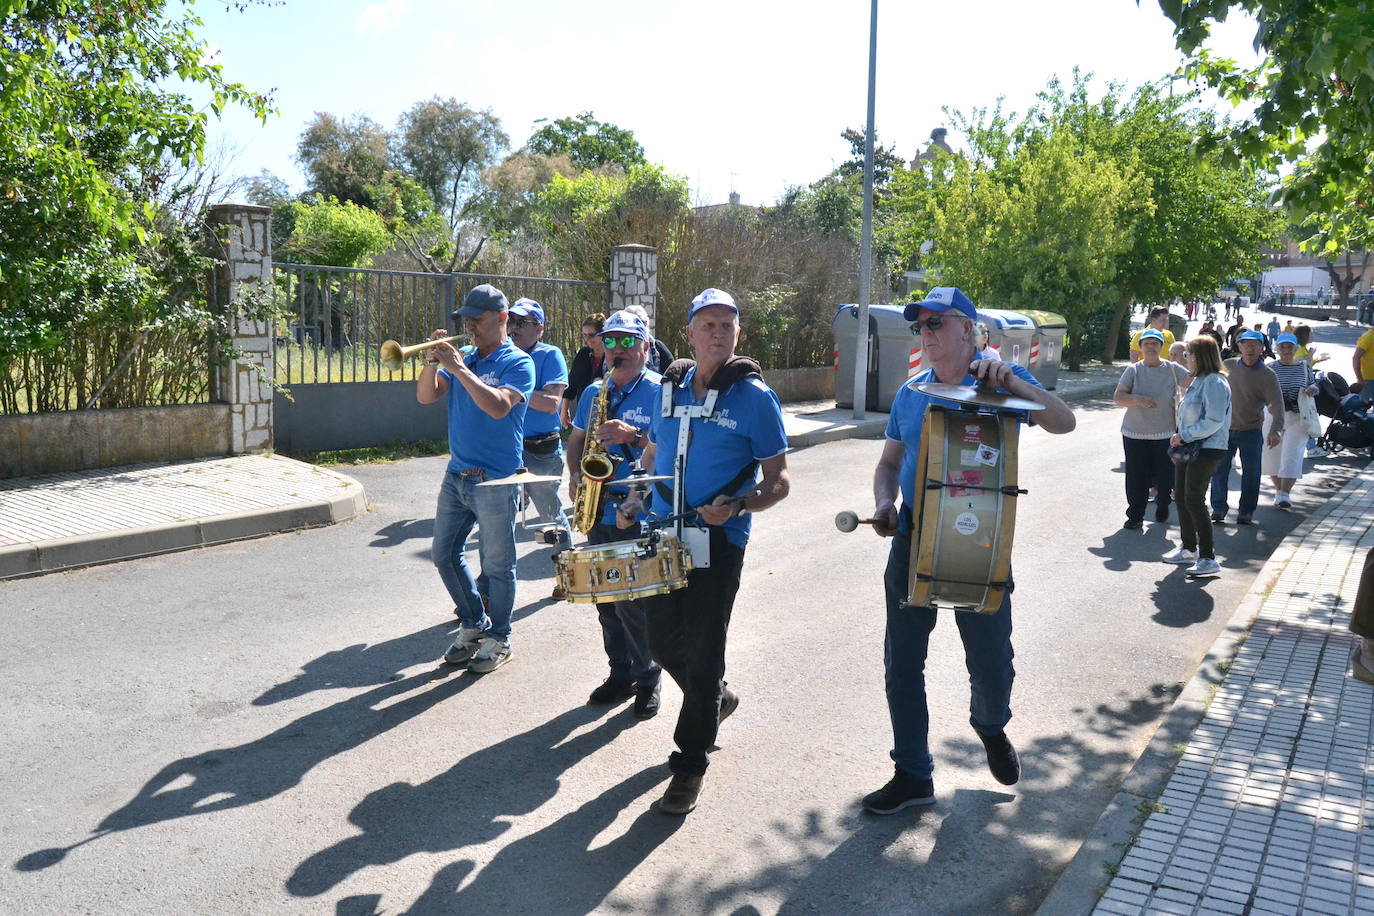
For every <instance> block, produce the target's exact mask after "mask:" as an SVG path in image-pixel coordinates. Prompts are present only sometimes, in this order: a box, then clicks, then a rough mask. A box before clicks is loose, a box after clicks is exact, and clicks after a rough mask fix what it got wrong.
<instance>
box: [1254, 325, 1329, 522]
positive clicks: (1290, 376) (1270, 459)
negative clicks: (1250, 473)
mask: <svg viewBox="0 0 1374 916" xmlns="http://www.w3.org/2000/svg"><path fill="white" fill-rule="evenodd" d="M1275 349H1277V350H1278V352H1279V360H1278V362H1277V363H1274V364H1273V365H1272V366H1271V368H1272V369H1273V370H1274V374H1275V375H1276V376H1278V379H1279V391H1281V392H1282V394H1283V418H1282V427H1283V435H1282V437H1281V440H1280V442H1279V444H1278V445H1277V446H1271V447H1269V448H1266V449H1265V450H1264V461H1263V465H1264V473H1266V474H1268V475H1269V479H1270V480H1271V481H1272V483H1273V484H1274V506H1275V508H1278V509H1287V508H1289V507H1291V506H1292V505H1293V497H1292V493H1293V484H1294V483H1296V482H1297V481H1298V480H1299V479H1300V478H1301V477H1302V458H1303V447H1304V445H1305V444H1306V442H1307V431H1306V430H1305V429H1304V428H1303V423H1302V417H1301V416H1299V414H1298V395H1299V394H1300V393H1301V392H1303V391H1306V392H1307V393H1308V394H1316V393H1317V386H1316V384H1315V382H1316V378H1315V376H1314V375H1313V374H1312V367H1311V366H1309V365H1307V363H1300V362H1298V360H1297V359H1296V354H1297V351H1298V339H1297V338H1296V337H1294V336H1293V335H1292V334H1280V335H1279V338H1278V342H1277V344H1276V345H1275ZM1271 423H1272V424H1273V425H1278V424H1279V423H1280V419H1279V417H1278V416H1277V415H1273V416H1271ZM1271 429H1272V426H1271Z"/></svg>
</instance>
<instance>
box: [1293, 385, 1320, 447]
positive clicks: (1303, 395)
mask: <svg viewBox="0 0 1374 916" xmlns="http://www.w3.org/2000/svg"><path fill="white" fill-rule="evenodd" d="M1298 416H1299V417H1301V418H1302V428H1303V430H1304V431H1305V432H1306V433H1307V434H1308V435H1309V436H1311V437H1312V438H1314V439H1315V438H1316V437H1317V436H1320V435H1321V434H1322V419H1321V414H1320V413H1318V412H1317V401H1316V399H1315V398H1314V397H1312V395H1310V394H1308V393H1307V390H1306V389H1303V390H1302V391H1299V392H1298Z"/></svg>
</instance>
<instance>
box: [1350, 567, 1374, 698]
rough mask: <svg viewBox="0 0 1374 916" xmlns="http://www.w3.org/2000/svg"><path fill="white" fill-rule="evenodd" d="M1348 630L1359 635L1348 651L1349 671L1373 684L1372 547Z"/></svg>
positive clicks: (1373, 607)
mask: <svg viewBox="0 0 1374 916" xmlns="http://www.w3.org/2000/svg"><path fill="white" fill-rule="evenodd" d="M1350 632H1352V633H1354V634H1355V635H1356V636H1358V637H1360V644H1359V645H1358V646H1356V647H1355V651H1354V652H1352V653H1350V673H1351V674H1352V675H1354V676H1355V677H1357V678H1359V679H1360V680H1362V681H1364V682H1365V683H1366V684H1374V547H1371V548H1370V549H1369V552H1368V553H1366V554H1365V555H1364V571H1363V572H1362V573H1361V574H1360V587H1359V589H1358V590H1357V591H1356V592H1355V607H1354V608H1353V609H1352V610H1351V614H1350Z"/></svg>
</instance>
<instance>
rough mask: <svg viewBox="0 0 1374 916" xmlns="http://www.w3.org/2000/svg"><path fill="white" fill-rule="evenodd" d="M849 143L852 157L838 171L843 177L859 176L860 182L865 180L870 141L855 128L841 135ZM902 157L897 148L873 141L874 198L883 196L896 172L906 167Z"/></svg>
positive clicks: (842, 163)
mask: <svg viewBox="0 0 1374 916" xmlns="http://www.w3.org/2000/svg"><path fill="white" fill-rule="evenodd" d="M840 136H841V137H843V138H844V139H845V140H846V141H848V143H849V149H850V156H849V158H848V159H846V160H845V161H844V162H841V163H840V165H839V167H838V168H837V169H836V171H837V172H838V173H839V174H841V175H858V176H859V180H860V181H862V180H863V173H864V158H865V149H866V147H867V146H868V141H867V139H866V138H865V137H864V132H863V131H861V130H857V129H855V128H853V127H848V128H845V130H844V131H843V132H842V133H841V134H840ZM905 164H906V163H905V162H903V161H902V157H901V156H898V155H897V147H896V146H895V145H894V146H888V147H884V146H883V145H882V144H881V143H879V142H878V140H877V138H876V137H875V138H874V139H873V192H874V196H875V197H877V196H881V192H882V190H883V189H884V188H886V187H887V183H888V181H889V179H891V178H892V175H893V173H894V172H896V171H897V170H898V169H900V168H902V167H903V166H905Z"/></svg>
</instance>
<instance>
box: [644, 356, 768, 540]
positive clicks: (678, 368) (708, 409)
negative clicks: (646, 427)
mask: <svg viewBox="0 0 1374 916" xmlns="http://www.w3.org/2000/svg"><path fill="white" fill-rule="evenodd" d="M695 367H696V363H695V362H694V361H693V360H690V359H679V360H674V361H673V364H672V365H670V366H669V367H668V368H667V369H665V370H664V372H663V382H664V384H663V407H662V413H663V416H665V417H677V418H678V421H679V422H678V427H677V452H676V455H675V457H674V458H673V491H672V494H671V497H670V495H669V493H668V488H667V487H666V486H664V484H663V481H659V482H658V483H657V484H655V486H656V487H657V488H658V492H659V495H660V496H661V497H662V498H663V499H665V500H671V502H672V506H673V512H672V514H673V518H674V520H675V521H674V530H675V531H676V532H677V536H678V537H681V536H682V525H683V516H684V515H685V514H686V490H687V487H686V477H685V475H686V469H687V450H688V448H689V447H690V446H691V443H692V420H694V419H702V420H706V419H710V417H711V415H712V414H713V413H714V412H715V409H716V400H717V398H719V397H720V395H721V394H722V393H723V392H725V391H728V390H729V389H730V387H731V386H732V385H734V384H735V382H737V381H740V380H741V379H745V378H751V377H753V378H762V377H763V370H762V369H761V368H760V367H759V364H758V363H757V362H756V361H754V360H753V359H750V358H749V357H747V356H735V357H733V358H731V359H729V360H726V361H725V363H723V364H722V365H721V367H720V368H719V369H717V370H716V373H715V375H713V376H711V380H710V382H708V383H707V390H706V399H705V400H704V401H702V403H700V404H684V405H682V406H678V405H676V404H674V403H673V392H674V390H675V389H676V388H677V386H678V385H679V384H680V383H681V381H682V379H683V378H685V377H686V375H687V371H688V370H689V369H693V368H695ZM758 467H759V463H758V462H757V461H754V460H750V462H749V463H748V464H747V465H745V466H744V467H743V468H741V469H740V471H739V473H738V474H736V475H735V476H734V477H732V478H731V479H730V482H729V483H727V484H726V485H725V486H723V487H721V488H720V489H719V490H717V491H716V492H715V494H714V495H712V496H711V499H709V500H707V502H711V501H712V500H714V499H716V497H718V496H720V495H722V494H724V493H733V492H734V491H735V490H736V489H738V488H739V486H740V485H741V484H743V483H744V482H745V481H746V480H751V479H753V476H754V474H755V473H756V472H757V471H758ZM698 523H699V522H698Z"/></svg>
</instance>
